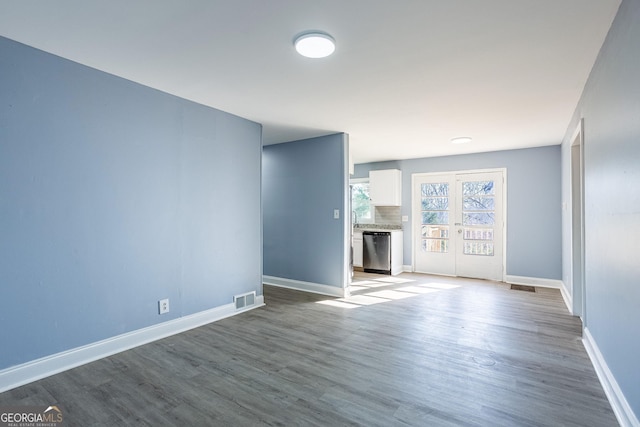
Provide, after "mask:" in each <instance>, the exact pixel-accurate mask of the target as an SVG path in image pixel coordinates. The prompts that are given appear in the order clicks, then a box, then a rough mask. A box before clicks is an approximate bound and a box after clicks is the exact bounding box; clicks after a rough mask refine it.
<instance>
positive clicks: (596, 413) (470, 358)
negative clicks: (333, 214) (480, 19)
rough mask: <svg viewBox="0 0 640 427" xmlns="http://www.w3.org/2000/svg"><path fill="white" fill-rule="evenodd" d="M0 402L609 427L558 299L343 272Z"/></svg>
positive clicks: (137, 413)
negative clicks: (330, 286)
mask: <svg viewBox="0 0 640 427" xmlns="http://www.w3.org/2000/svg"><path fill="white" fill-rule="evenodd" d="M355 282H356V283H355V286H354V288H353V289H354V292H353V294H354V295H353V296H352V297H351V298H349V299H346V300H341V299H335V298H328V297H323V296H320V295H313V294H308V293H302V292H297V291H292V290H288V289H280V288H275V287H270V286H265V288H264V294H265V300H266V304H267V306H266V307H263V308H259V309H256V310H253V311H251V312H247V313H243V314H240V315H238V316H235V317H232V318H228V319H224V320H222V321H219V322H216V323H213V324H210V325H207V326H203V327H200V328H197V329H194V330H191V331H188V332H185V333H182V334H179V335H175V336H173V337H169V338H166V339H163V340H160V341H156V342H154V343H151V344H147V345H144V346H141V347H138V348H135V349H133V350H130V351H126V352H123V353H120V354H117V355H114V356H111V357H108V358H105V359H102V360H99V361H96V362H93V363H90V364H87V365H84V366H81V367H78V368H76V369H73V370H70V371H67V372H64V373H61V374H58V375H55V376H52V377H49V378H46V379H43V380H40V381H37V382H35V383H32V384H28V385H26V386H23V387H20V388H17V389H14V390H11V391H8V392H5V393H2V394H0V406H2V405H30V404H38V405H49V404H52V403H59V404H60V405H61V406H62V407H63V408H64V411H65V420H66V422H67V425H69V426H120V425H142V426H147V425H148V426H217V425H220V426H251V425H277V426H291V425H304V426H307V425H311V426H313V425H318V426H343V425H364V426H401V425H413V426H580V427H585V426H598V427H601V426H617V425H618V423H617V422H616V419H615V416H614V414H613V412H612V410H611V406H610V405H609V403H608V401H607V399H606V397H605V394H604V392H603V390H602V387H601V385H600V383H599V382H598V379H597V377H596V374H595V372H594V369H593V367H592V365H591V362H590V361H589V359H588V357H587V354H586V352H585V350H584V347H583V345H582V342H581V340H580V322H579V320H578V319H577V318H574V317H572V316H570V315H569V314H568V312H567V310H566V308H565V306H564V304H563V302H562V298H561V296H560V293H559V291H558V290H553V289H544V288H536V292H535V293H532V292H524V291H518V290H510V289H509V285H506V284H503V283H495V282H486V281H479V280H465V279H453V278H443V277H435V276H427V275H417V274H407V273H404V274H402V275H400V276H398V277H389V276H380V275H370V274H363V273H358V274H357V276H356V279H355Z"/></svg>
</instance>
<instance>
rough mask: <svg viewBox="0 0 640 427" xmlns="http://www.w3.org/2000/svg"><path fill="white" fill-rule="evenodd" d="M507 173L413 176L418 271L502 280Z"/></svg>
mask: <svg viewBox="0 0 640 427" xmlns="http://www.w3.org/2000/svg"><path fill="white" fill-rule="evenodd" d="M503 184H504V172H503V171H490V172H470V173H464V172H461V173H449V174H415V175H414V176H413V188H412V199H413V218H414V222H413V224H414V227H413V239H414V250H413V253H414V270H415V271H417V272H422V273H432V274H445V275H451V276H463V277H474V278H479V279H490V280H500V281H501V280H503V233H504V223H503V216H504V215H503V209H504V205H503V198H504V197H503V196H504V195H503V187H504V185H503Z"/></svg>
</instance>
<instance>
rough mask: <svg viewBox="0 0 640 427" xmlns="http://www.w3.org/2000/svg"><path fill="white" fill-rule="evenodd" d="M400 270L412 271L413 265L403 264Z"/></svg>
mask: <svg viewBox="0 0 640 427" xmlns="http://www.w3.org/2000/svg"><path fill="white" fill-rule="evenodd" d="M402 271H403V272H405V273H412V272H413V266H412V265H403V266H402Z"/></svg>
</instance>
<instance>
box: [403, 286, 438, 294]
mask: <svg viewBox="0 0 640 427" xmlns="http://www.w3.org/2000/svg"><path fill="white" fill-rule="evenodd" d="M441 290H442V289H435V288H429V287H425V286H422V285H418V286H405V287H403V288H398V289H396V291H399V292H410V293H414V294H430V293H432V292H440V291H441Z"/></svg>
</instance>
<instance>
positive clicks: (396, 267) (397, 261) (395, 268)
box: [391, 230, 403, 276]
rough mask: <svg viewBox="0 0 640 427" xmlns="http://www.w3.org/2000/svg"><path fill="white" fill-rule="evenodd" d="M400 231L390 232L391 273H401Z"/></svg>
mask: <svg viewBox="0 0 640 427" xmlns="http://www.w3.org/2000/svg"><path fill="white" fill-rule="evenodd" d="M402 258H403V255H402V231H401V230H397V231H396V230H394V231H392V232H391V274H392V275H393V276H395V275H397V274H400V273H402Z"/></svg>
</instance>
